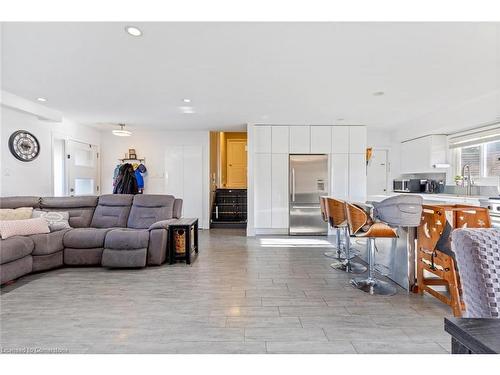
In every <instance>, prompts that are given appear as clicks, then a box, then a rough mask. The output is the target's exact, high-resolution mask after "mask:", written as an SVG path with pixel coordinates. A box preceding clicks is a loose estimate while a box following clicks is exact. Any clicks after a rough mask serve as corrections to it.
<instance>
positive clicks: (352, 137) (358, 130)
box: [349, 126, 366, 154]
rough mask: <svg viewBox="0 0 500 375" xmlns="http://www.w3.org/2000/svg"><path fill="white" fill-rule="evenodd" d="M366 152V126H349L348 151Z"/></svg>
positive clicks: (351, 152) (354, 152)
mask: <svg viewBox="0 0 500 375" xmlns="http://www.w3.org/2000/svg"><path fill="white" fill-rule="evenodd" d="M365 152H366V127H364V126H349V153H350V154H364V153H365Z"/></svg>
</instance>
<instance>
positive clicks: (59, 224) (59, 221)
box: [32, 210, 71, 232]
mask: <svg viewBox="0 0 500 375" xmlns="http://www.w3.org/2000/svg"><path fill="white" fill-rule="evenodd" d="M32 217H33V218H37V217H41V218H43V219H45V220H47V223H48V224H49V228H50V231H51V232H54V231H56V230H61V229H67V228H71V226H70V225H69V212H67V211H62V212H59V211H40V210H34V211H33V216H32Z"/></svg>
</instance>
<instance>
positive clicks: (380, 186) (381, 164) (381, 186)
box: [367, 149, 389, 195]
mask: <svg viewBox="0 0 500 375" xmlns="http://www.w3.org/2000/svg"><path fill="white" fill-rule="evenodd" d="M388 173H389V168H388V162H387V150H376V149H374V150H373V151H372V158H371V159H370V161H369V162H368V177H367V180H368V184H367V187H368V189H367V190H368V195H385V194H387V180H388Z"/></svg>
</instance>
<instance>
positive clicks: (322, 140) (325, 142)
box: [311, 126, 332, 154]
mask: <svg viewBox="0 0 500 375" xmlns="http://www.w3.org/2000/svg"><path fill="white" fill-rule="evenodd" d="M330 152H332V127H331V126H311V154H329V153H330Z"/></svg>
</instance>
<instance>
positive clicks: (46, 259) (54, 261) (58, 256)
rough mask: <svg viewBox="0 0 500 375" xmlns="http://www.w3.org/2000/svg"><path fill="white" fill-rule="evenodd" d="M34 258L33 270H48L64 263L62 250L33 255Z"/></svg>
mask: <svg viewBox="0 0 500 375" xmlns="http://www.w3.org/2000/svg"><path fill="white" fill-rule="evenodd" d="M32 258H33V272H40V271H47V270H51V269H53V268H57V267H61V266H62V265H63V252H62V250H60V251H58V252H55V253H52V254H47V255H33V256H32Z"/></svg>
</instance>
